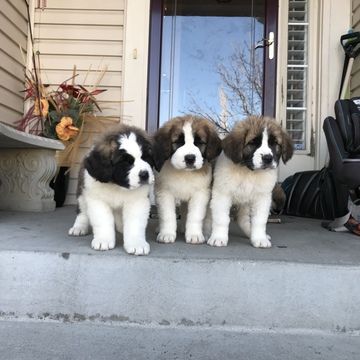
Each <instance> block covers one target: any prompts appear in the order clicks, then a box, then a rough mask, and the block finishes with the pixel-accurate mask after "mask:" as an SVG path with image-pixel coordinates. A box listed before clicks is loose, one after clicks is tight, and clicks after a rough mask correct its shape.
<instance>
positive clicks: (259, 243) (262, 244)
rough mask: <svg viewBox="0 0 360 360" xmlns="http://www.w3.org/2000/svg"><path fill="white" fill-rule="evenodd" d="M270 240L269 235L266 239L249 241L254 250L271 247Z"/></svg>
mask: <svg viewBox="0 0 360 360" xmlns="http://www.w3.org/2000/svg"><path fill="white" fill-rule="evenodd" d="M270 239H271V237H270V236H269V235H266V237H264V238H256V239H251V245H252V246H254V247H256V248H270V247H271V242H270Z"/></svg>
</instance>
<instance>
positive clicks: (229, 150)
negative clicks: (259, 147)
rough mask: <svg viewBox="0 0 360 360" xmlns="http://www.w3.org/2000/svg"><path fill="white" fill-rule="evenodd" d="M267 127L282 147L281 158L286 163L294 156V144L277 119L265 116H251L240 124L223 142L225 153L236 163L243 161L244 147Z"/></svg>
mask: <svg viewBox="0 0 360 360" xmlns="http://www.w3.org/2000/svg"><path fill="white" fill-rule="evenodd" d="M265 127H266V128H267V130H268V134H269V136H270V135H273V136H274V137H275V139H276V141H277V143H278V144H279V145H280V147H281V157H282V159H283V161H284V163H286V162H287V161H288V160H289V159H290V158H291V157H292V154H293V144H292V141H291V139H290V137H289V135H288V134H287V133H286V132H285V131H284V130H283V129H282V128H281V126H280V125H279V124H278V123H277V122H276V120H275V119H273V118H270V117H266V116H265V117H263V116H250V117H248V118H247V119H246V120H244V121H240V122H238V123H237V124H236V125H235V126H234V128H233V130H232V131H231V132H230V133H229V134H228V135H227V136H226V137H225V139H224V140H223V144H222V146H223V150H224V153H225V154H226V155H227V156H228V157H229V158H230V159H231V160H232V161H233V162H235V163H239V162H241V161H242V157H243V149H244V147H245V146H246V145H247V144H248V143H249V142H250V141H251V140H253V139H254V138H256V137H257V136H259V135H260V134H262V132H263V131H264V129H265Z"/></svg>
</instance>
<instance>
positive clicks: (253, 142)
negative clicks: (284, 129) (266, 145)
mask: <svg viewBox="0 0 360 360" xmlns="http://www.w3.org/2000/svg"><path fill="white" fill-rule="evenodd" d="M260 144H261V138H260V137H259V136H257V137H256V138H254V139H251V140H250V141H249V142H248V143H247V145H251V146H259V145H260Z"/></svg>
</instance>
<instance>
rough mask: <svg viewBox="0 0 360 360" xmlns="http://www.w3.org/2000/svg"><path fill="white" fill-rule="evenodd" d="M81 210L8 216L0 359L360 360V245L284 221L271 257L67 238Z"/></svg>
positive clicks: (240, 242) (275, 232) (3, 217)
mask: <svg viewBox="0 0 360 360" xmlns="http://www.w3.org/2000/svg"><path fill="white" fill-rule="evenodd" d="M74 218H75V207H73V206H68V207H63V208H60V209H57V210H56V211H54V212H50V213H25V212H23V213H21V212H0V230H1V231H0V349H2V352H0V359H1V360H2V359H4V360H5V359H6V360H8V359H14V360H15V359H19V360H20V359H35V358H37V359H39V360H43V359H75V358H76V359H109V360H110V359H111V360H112V359H114V360H115V359H119V358H121V359H148V360H159V359H164V360H165V359H166V360H167V359H189V360H190V359H204V360H205V359H214V360H215V359H220V358H223V359H227V360H232V359H234V360H235V359H240V358H241V359H254V360H261V359H264V360H265V359H267V360H270V359H274V360H275V359H276V360H288V359H299V360H301V359H323V360H343V359H344V360H358V359H359V350H358V349H360V345H359V344H360V312H359V299H360V283H359V278H360V238H359V237H356V236H355V235H352V234H349V233H331V232H329V231H327V230H325V229H323V228H322V227H321V226H320V221H318V220H313V219H303V218H295V217H281V219H282V223H281V224H269V225H268V232H269V233H270V234H271V236H272V239H273V240H272V241H273V247H272V248H271V249H265V250H262V249H255V248H253V247H252V246H251V245H250V244H249V242H248V240H247V239H245V238H243V237H241V235H240V232H239V230H238V229H237V227H236V226H234V224H233V226H232V229H231V238H230V242H229V246H228V247H226V248H212V247H210V246H207V245H188V244H185V242H184V239H183V236H182V235H179V236H178V239H177V241H176V243H175V244H172V245H165V244H158V243H156V242H155V236H156V234H155V228H156V223H157V221H156V220H151V221H150V223H149V227H148V240H149V242H150V246H151V253H150V255H149V256H146V257H135V256H130V255H127V254H126V253H125V252H124V251H123V249H122V246H121V236H120V237H119V241H118V244H117V247H116V248H115V249H114V250H112V251H106V252H98V251H94V250H92V249H91V247H90V241H91V236H86V237H70V236H68V235H67V230H68V228H69V227H70V226H71V225H72V223H73V221H74Z"/></svg>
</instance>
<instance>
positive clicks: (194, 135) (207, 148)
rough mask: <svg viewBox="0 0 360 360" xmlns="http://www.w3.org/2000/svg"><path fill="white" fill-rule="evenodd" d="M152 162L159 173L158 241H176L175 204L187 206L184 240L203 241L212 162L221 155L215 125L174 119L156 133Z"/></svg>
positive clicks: (194, 118) (196, 119) (186, 118)
mask: <svg viewBox="0 0 360 360" xmlns="http://www.w3.org/2000/svg"><path fill="white" fill-rule="evenodd" d="M154 138H155V143H154V160H155V167H156V170H158V172H159V173H158V174H156V181H155V197H156V203H157V207H158V212H159V218H160V232H159V234H158V236H157V241H159V242H163V243H172V242H174V241H175V239H176V228H177V223H176V205H177V204H178V203H179V202H184V203H187V205H188V209H187V217H186V224H185V240H186V242H187V243H191V244H200V243H203V242H205V238H204V236H203V231H202V230H203V229H202V227H203V220H204V217H205V214H206V207H207V205H208V202H209V198H210V185H211V181H212V165H211V163H210V161H211V160H213V159H215V158H216V157H217V156H218V155H219V154H220V152H221V140H220V138H219V137H218V135H217V133H216V130H215V128H214V126H213V125H212V124H211V123H210V122H209V121H208V120H206V119H204V118H200V117H197V116H191V115H187V116H182V117H176V118H174V119H171V120H169V121H168V122H167V123H165V124H164V125H163V126H162V127H161V128H160V129H159V130H158V131H157V133H156V134H155V137H154Z"/></svg>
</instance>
